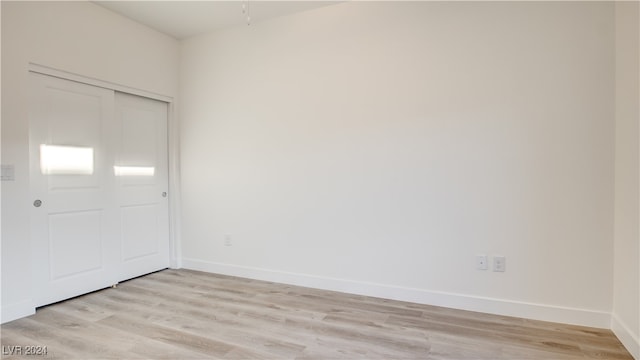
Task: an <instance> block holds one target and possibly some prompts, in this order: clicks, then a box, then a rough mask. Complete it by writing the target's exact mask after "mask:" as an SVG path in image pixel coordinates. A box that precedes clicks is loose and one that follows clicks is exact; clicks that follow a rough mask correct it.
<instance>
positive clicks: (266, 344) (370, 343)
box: [1, 270, 632, 360]
mask: <svg viewBox="0 0 640 360" xmlns="http://www.w3.org/2000/svg"><path fill="white" fill-rule="evenodd" d="M1 329H2V334H1V337H2V345H3V353H5V355H3V358H12V357H14V356H7V355H6V353H7V352H9V350H10V349H12V348H11V347H10V346H15V345H20V346H27V345H35V346H47V351H48V355H47V357H48V358H54V357H55V358H78V359H107V358H109V359H139V358H147V359H160V358H165V359H215V358H221V359H492V360H493V359H632V358H631V356H630V355H629V353H628V352H627V351H626V350H625V349H624V348H623V346H622V345H621V344H620V342H619V341H618V340H617V339H616V338H615V337H614V335H613V334H612V333H611V331H609V330H602V329H594V328H587V327H579V326H570V325H563V324H556V323H548V322H541V321H532V320H525V319H520V318H511V317H503V316H495V315H487V314H480V313H474V312H468V311H460V310H452V309H447V308H441V307H434V306H427V305H419V304H413V303H406V302H400V301H392V300H384V299H378V298H371V297H365V296H357V295H348V294H342V293H336V292H330V291H323V290H314V289H308V288H302V287H296V286H289V285H283V284H275V283H269V282H263V281H256V280H249V279H242V278H236V277H229V276H221V275H214V274H208V273H202V272H196V271H189V270H165V271H161V272H157V273H154V274H150V275H147V276H144V277H140V278H137V279H134V280H131V281H127V282H124V283H121V284H119V285H118V287H117V288H110V289H105V290H102V291H98V292H94V293H91V294H88V295H84V296H81V297H78V298H75V299H71V300H68V301H65V302H61V303H58V304H54V305H51V306H48V307H44V308H41V309H39V310H38V311H37V313H36V314H35V315H33V316H30V317H28V318H24V319H20V320H16V321H13V322H10V323H7V324H4V325H2V328H1ZM29 358H37V357H34V356H30V357H29Z"/></svg>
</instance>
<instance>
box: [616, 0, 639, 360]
mask: <svg viewBox="0 0 640 360" xmlns="http://www.w3.org/2000/svg"><path fill="white" fill-rule="evenodd" d="M639 13H640V6H639V4H638V2H624V3H623V2H620V3H617V4H616V148H615V155H616V156H615V169H616V171H615V246H614V278H613V280H614V282H613V284H614V287H613V316H612V324H611V328H612V329H613V331H614V332H615V333H616V335H617V336H618V338H620V340H622V342H623V343H624V344H625V346H626V347H627V349H629V351H630V352H631V353H632V354H633V355H634V356H635V358H636V359H640V266H639V264H640V247H639V243H640V211H639V206H638V205H639V201H640V191H639V190H640V176H639V172H640V154H639V151H640V147H639V146H638V142H639V136H640V135H639V131H640V126H639V124H638V123H639V121H640V91H639V86H638V84H639V82H640V71H639V67H640V46H639V43H640V36H639V33H640V26H639V19H640V15H639Z"/></svg>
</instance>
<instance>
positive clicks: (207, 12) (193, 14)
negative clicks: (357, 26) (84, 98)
mask: <svg viewBox="0 0 640 360" xmlns="http://www.w3.org/2000/svg"><path fill="white" fill-rule="evenodd" d="M92 2H93V3H95V4H97V5H100V6H102V7H105V8H107V9H109V10H112V11H115V12H117V13H120V14H122V15H124V16H126V17H128V18H130V19H132V20H134V21H136V22H139V23H141V24H144V25H147V26H149V27H151V28H153V29H156V30H158V31H160V32H162V33H165V34H167V35H169V36H172V37H174V38H176V39H184V38H188V37H191V36H194V35H199V34H203V33H206V32H209V31H212V30H217V29H221V28H225V27H231V26H239V25H243V24H244V25H246V24H247V16H246V14H243V5H245V6H246V5H247V4H248V6H249V13H250V15H251V23H256V22H259V21H263V20H266V19H269V18H274V17H278V16H284V15H289V14H293V13H297V12H302V11H306V10H311V9H315V8H318V7H322V6H327V5H333V4H336V3H338V1H260V0H259V1H255V0H253V1H238V0H236V1H92Z"/></svg>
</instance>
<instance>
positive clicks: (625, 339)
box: [611, 313, 640, 360]
mask: <svg viewBox="0 0 640 360" xmlns="http://www.w3.org/2000/svg"><path fill="white" fill-rule="evenodd" d="M611 331H613V333H614V334H615V335H616V336H617V337H618V339H620V342H621V343H622V345H624V347H625V348H627V350H628V351H629V353H631V356H633V358H634V359H636V360H640V334H634V332H633V331H631V329H629V327H628V326H627V325H626V324H625V323H624V322H622V320H620V318H619V317H618V316H617V315H616V314H615V313H613V314H612V315H611Z"/></svg>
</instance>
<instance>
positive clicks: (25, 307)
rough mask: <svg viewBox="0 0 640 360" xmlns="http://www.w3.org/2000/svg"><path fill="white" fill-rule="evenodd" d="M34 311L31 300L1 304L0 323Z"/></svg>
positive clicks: (31, 313)
mask: <svg viewBox="0 0 640 360" xmlns="http://www.w3.org/2000/svg"><path fill="white" fill-rule="evenodd" d="M35 313H36V307H35V306H34V305H33V301H31V300H25V301H21V302H19V303H15V304H9V305H7V304H2V306H1V307H0V314H1V315H0V324H4V323H7V322H9V321H13V320H17V319H20V318H23V317H26V316H29V315H33V314H35Z"/></svg>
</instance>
